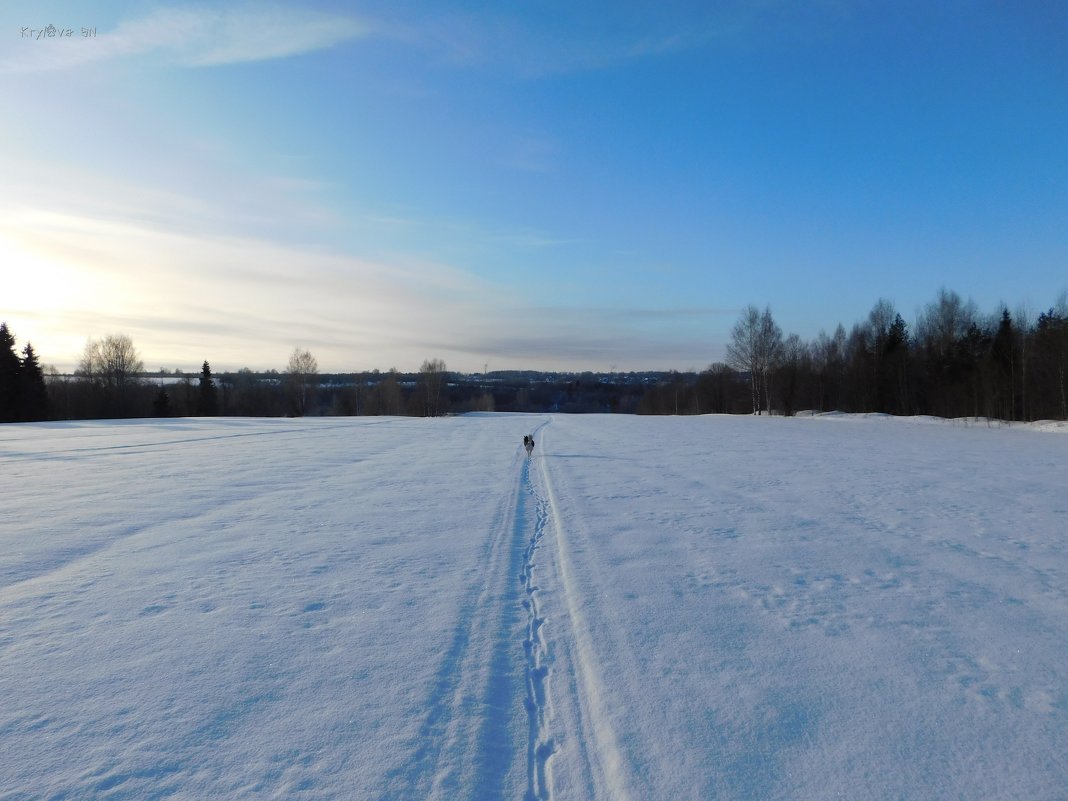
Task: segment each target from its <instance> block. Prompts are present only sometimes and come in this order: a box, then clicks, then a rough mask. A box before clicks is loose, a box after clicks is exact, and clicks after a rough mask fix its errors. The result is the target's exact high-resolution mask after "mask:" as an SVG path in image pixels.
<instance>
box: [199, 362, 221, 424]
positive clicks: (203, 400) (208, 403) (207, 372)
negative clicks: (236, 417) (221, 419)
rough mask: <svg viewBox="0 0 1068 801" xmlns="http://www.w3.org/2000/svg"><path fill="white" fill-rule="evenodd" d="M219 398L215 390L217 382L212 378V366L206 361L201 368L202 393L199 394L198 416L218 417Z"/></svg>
mask: <svg viewBox="0 0 1068 801" xmlns="http://www.w3.org/2000/svg"><path fill="white" fill-rule="evenodd" d="M218 414H219V398H218V395H217V394H216V392H215V382H214V381H212V379H211V367H209V366H208V363H207V362H206V361H205V362H204V366H203V367H202V368H201V369H200V393H199V395H198V396H197V416H198V417H217V416H218Z"/></svg>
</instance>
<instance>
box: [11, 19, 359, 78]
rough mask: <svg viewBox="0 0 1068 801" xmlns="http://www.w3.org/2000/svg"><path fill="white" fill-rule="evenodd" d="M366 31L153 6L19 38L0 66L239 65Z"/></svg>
mask: <svg viewBox="0 0 1068 801" xmlns="http://www.w3.org/2000/svg"><path fill="white" fill-rule="evenodd" d="M371 32H372V26H371V25H370V24H368V23H367V22H366V21H363V20H360V19H356V18H354V17H352V16H342V15H334V14H326V13H323V12H319V11H315V10H311V9H295V8H283V7H277V6H263V7H258V6H246V7H237V8H228V9H217V8H209V7H192V8H177V7H171V8H161V9H159V10H157V11H155V12H153V13H152V14H150V15H148V16H147V17H143V18H140V19H133V20H125V21H123V22H120V23H119V24H118V26H116V28H115V30H113V31H110V32H105V31H101V32H99V33H98V34H97V36H95V37H91V38H84V37H81V36H72V37H69V38H63V39H45V40H35V39H33V38H26V37H24V41H23V42H21V45H22V46H21V47H20V51H19V56H18V58H14V59H9V60H8V61H6V62H4V63H3V64H2V65H0V71H3V72H42V71H55V70H65V69H71V68H74V67H79V66H82V65H85V64H90V63H97V62H107V61H112V60H117V59H123V58H131V57H142V58H144V57H157V58H160V59H161V60H162V61H164V63H171V64H177V65H180V66H186V67H205V66H219V65H225V64H239V63H246V62H254V61H267V60H271V59H277V58H287V57H290V56H295V55H299V54H301V53H309V52H313V51H316V50H323V49H326V48H329V47H334V46H336V45H338V44H341V43H343V42H347V41H351V40H353V39H358V38H362V37H366V36H368V35H370V34H371ZM76 33H77V32H76Z"/></svg>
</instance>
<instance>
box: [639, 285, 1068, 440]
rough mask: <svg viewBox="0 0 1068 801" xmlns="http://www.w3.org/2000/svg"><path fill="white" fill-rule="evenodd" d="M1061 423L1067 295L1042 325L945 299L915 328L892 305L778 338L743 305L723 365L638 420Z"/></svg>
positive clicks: (644, 407)
mask: <svg viewBox="0 0 1068 801" xmlns="http://www.w3.org/2000/svg"><path fill="white" fill-rule="evenodd" d="M802 409H805V410H815V411H843V412H882V413H886V414H893V415H914V414H927V415H934V416H938V417H951V418H952V417H987V418H993V419H1000V420H1019V421H1032V420H1041V419H1068V295H1062V296H1061V298H1060V299H1059V300H1058V302H1057V303H1056V304H1055V305H1054V306H1052V307H1050V308H1049V309H1048V310H1047V311H1044V312H1042V313H1040V314H1039V315H1038V316H1037V317H1033V316H1032V315H1029V314H1028V313H1027V312H1026V311H1024V310H1017V311H1016V312H1015V313H1013V312H1011V311H1010V310H1009V309H1008V308H1007V307H1004V306H1002V307H1001V308H999V309H997V310H996V311H995V312H994V313H991V314H986V315H984V314H982V313H980V312H979V310H978V309H977V307H976V305H975V304H974V303H973V302H971V301H967V302H965V301H963V300H962V299H961V297H960V296H959V295H958V294H957V293H955V292H952V291H949V290H946V289H943V290H941V291H940V292H939V294H938V297H937V298H936V299H935V301H934V302H932V303H930V304H928V305H927V306H926V307H925V308H924V309H923V310H922V311H921V312H920V314H919V315H918V317H917V319H916V320H915V322H914V323H913V324H912V326H911V327H910V326H909V325H908V324H907V323H906V322H905V320H904V318H903V317H902V316H901V314H900V313H898V311H897V310H896V309H895V308H894V305H893V304H892V303H891V302H890V301H887V300H879V301H878V302H877V303H876V304H875V306H874V307H873V308H872V310H871V311H870V313H869V314H868V316H867V318H866V319H865V320H863V321H862V322H858V323H856V324H854V325H853V327H852V328H851V329H850V330H849V331H848V332H847V331H846V329H845V328H844V327H843V326H842V325H838V327H837V328H836V329H835V331H834V333H833V334H827V333H826V332H825V331H821V332H820V334H819V335H818V336H817V337H816V339H815V340H813V341H811V342H805V341H803V340H802V339H801V338H800V337H798V336H797V335H796V334H790V335H789V336H785V337H784V336H783V333H782V330H781V329H780V327H779V326H778V325H777V324H776V323H775V320H774V318H773V316H772V314H771V310H770V309H769V308H765V309H764V310H763V311H760V310H759V309H758V308H756V307H755V306H750V307H748V308H747V309H745V310H744V311H743V312H742V315H741V317H740V318H739V320H738V322H737V323H736V324H735V326H734V328H733V330H732V332H731V341H730V343H729V345H728V347H727V359H726V361H725V362H723V363H717V364H713V365H712V366H711V367H710V368H709V369H708V370H707V371H705V372H704V373H701V374H700V375H699V376H685V375H681V374H680V375H676V376H673V377H671V378H670V379H669V380H668V381H665V382H662V383H661V385H659V386H657V387H655V388H652V389H650V390H649V391H648V392H647V393H646V394H645V396H644V397H643V398H642V402H641V404H640V408H639V411H640V412H644V413H649V414H675V413H678V414H705V413H710V412H719V413H742V412H747V413H753V414H761V413H765V412H769V411H771V412H775V413H778V414H784V415H792V414H794V413H795V412H797V411H799V410H802Z"/></svg>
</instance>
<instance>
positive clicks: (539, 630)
mask: <svg viewBox="0 0 1068 801" xmlns="http://www.w3.org/2000/svg"><path fill="white" fill-rule="evenodd" d="M546 425H548V423H543V424H542V425H541V426H539V427H538V429H537V430H536V431H535V432H534V433H535V434H537V435H538V438H540V437H541V431H542V430H543V429H544V428H545V426H546ZM530 462H531V459H529V458H528V459H525V460H524V463H523V485H524V489H525V490H526V494H528V495H529V496H530V499H531V500H533V501H534V503H535V507H536V508H535V522H534V527H533V531H531V533H530V538H529V540H528V542H527V545H526V548H525V549H524V551H523V569H522V571H521V572H520V574H519V580H520V582H522V585H523V592H524V593H525V595H526V597H525V598H524V599H523V608H524V609H526V612H527V630H526V639H524V641H523V650H524V652H525V653H526V673H527V697H526V701H525V704H526V708H527V716H528V722H529V728H530V734H529V738H528V743H527V799H528V801H550V799H551V798H552V795H553V793H552V773H551V770H550V766H549V760H550V758H551V757H552V756H553V753H554V752H555V750H556V746H555V744H554V742H553V739H552V736H551V730H550V718H551V714H552V713H551V709H550V703H549V675H550V666H549V664H548V661H547V651H546V643H545V631H544V627H545V624H546V619H545V618H544V617H542V614H541V611H540V606H539V603H538V592H539V590H540V587H539V586H538V585H537V584H536V583H535V582H534V568H535V567H536V563H535V561H534V555H535V552H536V551H537V550H538V546H539V545H540V544H541V540H542V538H543V537H544V535H545V528H546V525H547V523H548V521H549V516H550V512H549V505H548V504H547V502H546V501H545V500H544V499H543V498H542V497H541V496H540V495H539V494H538V491H537V489H536V487H535V486H534V482H533V480H532V479H531V475H530ZM525 501H526V498H525V497H523V496H521V497H520V504H519V512H520V513H519V514H517V515H516V520H517V525H518V524H519V521H525V520H526V519H527V514H526V504H525Z"/></svg>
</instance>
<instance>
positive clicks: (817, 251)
mask: <svg viewBox="0 0 1068 801" xmlns="http://www.w3.org/2000/svg"><path fill="white" fill-rule="evenodd" d="M20 5H21V8H20V7H19V6H20ZM49 24H53V25H55V26H56V28H57V29H59V30H60V31H62V30H64V29H69V30H71V32H72V35H71V36H56V37H49V36H47V35H46V36H43V37H41V38H37V36H36V34H34V33H33V31H36V30H39V29H42V28H45V27H46V26H47V25H49ZM83 27H86V28H95V29H96V35H95V36H94V37H83V36H82V31H81V29H82V28H83ZM1066 41H1068V5H1065V4H1063V3H1059V2H1037V1H1036V2H1024V3H1013V4H1009V3H1000V2H941V3H928V2H923V3H920V2H917V3H912V2H881V3H875V2H846V1H845V0H826V1H825V2H818V1H814V2H804V3H799V2H785V0H783V1H782V2H779V1H778V0H759V2H757V1H749V2H743V1H741V0H739V1H738V2H719V3H685V2H682V3H663V2H661V3H643V4H632V3H618V2H617V3H582V4H576V3H573V2H571V3H563V2H561V3H554V2H550V3H522V4H503V3H481V4H480V3H463V4H462V3H449V4H444V3H427V2H390V3H378V4H359V3H340V2H334V3H331V2H301V3H292V4H284V3H279V4H267V3H211V4H208V3H205V4H187V3H149V2H99V3H92V4H90V3H81V4H78V3H48V2H44V3H33V4H31V3H22V4H19V3H15V4H7V5H5V7H4V9H3V10H0V270H2V271H3V275H4V279H3V288H2V289H0V318H3V319H4V320H6V321H7V322H8V323H9V325H10V326H11V327H12V329H13V330H14V331H15V333H16V335H17V336H18V337H19V340H20V343H21V342H25V341H26V340H30V341H32V342H33V343H34V346H35V347H36V349H37V350H38V351H39V352H40V353H41V355H42V358H43V360H44V361H45V362H49V363H53V364H56V365H59V366H66V365H71V364H73V363H74V362H76V361H77V356H78V354H79V353H80V352H81V350H82V347H83V346H84V344H85V341H86V339H87V338H89V337H94V338H99V337H101V336H104V335H105V334H108V333H112V332H122V333H128V334H129V335H130V336H132V337H133V339H134V342H135V344H136V345H137V347H138V349H139V350H140V352H141V355H142V356H143V358H144V359H145V361H146V365H147V366H149V367H152V368H155V367H159V366H163V367H169V368H174V367H181V368H183V369H195V368H196V367H197V366H198V365H199V364H200V363H201V362H202V361H203V360H204V359H208V360H210V361H211V362H212V365H213V367H214V368H215V369H216V370H217V371H218V370H223V369H237V368H239V367H242V366H249V367H254V368H269V367H277V368H283V367H284V366H285V362H286V360H287V358H288V355H289V353H290V352H291V351H292V349H293V348H294V347H297V346H299V347H306V348H308V349H310V350H311V351H312V352H313V353H314V354H315V355H316V356H317V357H318V359H319V362H320V366H321V368H322V369H324V370H331V371H333V370H337V371H344V370H363V369H370V368H374V367H379V368H382V369H386V368H389V367H392V366H396V367H398V368H399V369H401V370H412V369H416V368H417V367H418V366H419V364H420V363H421V361H422V360H423V359H425V358H431V357H440V358H443V359H445V360H446V362H447V363H448V365H449V367H450V368H452V369H458V370H481V369H482V368H483V366H484V365H486V364H488V365H489V367H490V369H494V368H498V369H505V368H541V369H576V370H579V369H593V370H609V369H668V368H677V369H701V368H703V367H705V366H707V365H708V364H709V363H710V362H713V361H716V360H718V359H721V358H722V357H723V348H724V345H725V342H726V340H727V338H728V335H729V330H730V328H731V326H732V325H733V323H734V322H735V320H736V319H737V317H738V314H739V312H740V310H741V309H742V308H743V307H744V306H746V305H748V304H750V303H755V304H757V305H758V306H761V307H763V306H765V305H770V307H771V309H772V311H773V313H774V315H775V317H776V319H777V321H778V322H779V323H780V325H781V326H782V328H783V329H784V331H786V332H787V333H790V332H795V333H798V334H800V335H801V336H802V337H803V338H805V339H809V338H812V337H814V336H815V335H816V334H817V333H818V331H819V330H820V329H821V328H827V329H828V330H831V329H833V328H834V326H835V325H837V324H838V323H839V322H842V323H844V324H845V325H846V326H847V327H848V326H849V325H851V324H852V323H853V322H855V321H857V320H860V319H862V318H864V317H865V316H866V315H867V312H868V311H869V310H870V309H871V307H872V306H873V305H874V303H875V302H876V301H877V300H878V299H879V298H887V299H889V300H891V301H892V302H893V303H894V304H895V305H896V307H897V308H898V310H899V311H900V312H901V313H902V315H903V316H904V317H905V318H906V320H908V321H910V322H911V321H912V320H914V319H915V317H916V314H917V312H918V311H919V310H920V309H921V308H922V306H923V305H924V304H926V303H928V302H930V301H932V300H933V299H934V297H935V295H936V293H937V292H938V290H939V288H940V287H943V286H945V287H948V288H950V289H953V290H956V291H957V292H959V293H960V294H961V295H963V296H965V297H971V298H973V299H974V300H975V302H976V303H977V304H978V306H979V307H980V309H981V310H983V311H984V312H994V311H995V310H996V308H997V306H998V304H999V303H1001V302H1004V303H1006V304H1008V305H1009V307H1010V308H1011V309H1014V308H1016V307H1017V306H1018V305H1021V304H1022V305H1025V306H1030V308H1031V310H1032V311H1034V312H1037V311H1041V310H1043V309H1045V308H1048V307H1049V306H1050V305H1052V304H1053V303H1054V302H1055V300H1056V299H1057V297H1058V296H1059V295H1060V293H1061V292H1063V291H1064V290H1066V289H1068V133H1066V132H1068V47H1065V45H1064V42H1066Z"/></svg>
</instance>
